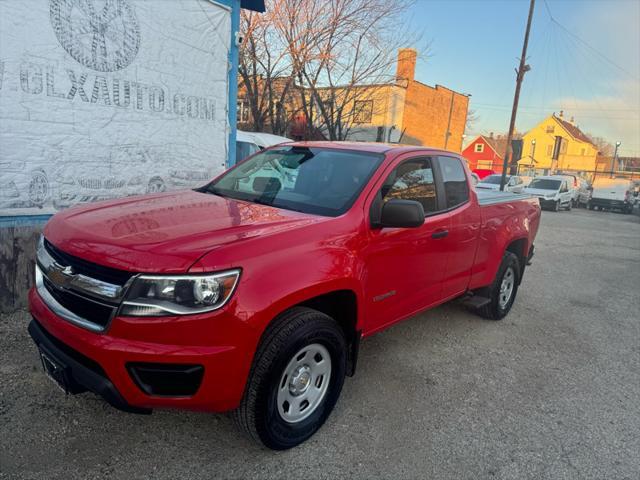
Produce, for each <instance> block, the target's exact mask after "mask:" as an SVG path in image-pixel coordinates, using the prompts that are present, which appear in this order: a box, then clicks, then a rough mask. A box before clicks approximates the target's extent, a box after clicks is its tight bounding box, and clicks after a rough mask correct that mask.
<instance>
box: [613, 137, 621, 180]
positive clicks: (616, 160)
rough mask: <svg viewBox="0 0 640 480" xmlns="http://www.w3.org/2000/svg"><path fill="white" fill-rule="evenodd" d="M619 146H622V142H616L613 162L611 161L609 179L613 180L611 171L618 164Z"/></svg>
mask: <svg viewBox="0 0 640 480" xmlns="http://www.w3.org/2000/svg"><path fill="white" fill-rule="evenodd" d="M620 145H622V142H620V141H618V142H616V150H615V152H614V153H613V160H611V178H613V169H614V167H615V165H616V164H617V163H618V148H620Z"/></svg>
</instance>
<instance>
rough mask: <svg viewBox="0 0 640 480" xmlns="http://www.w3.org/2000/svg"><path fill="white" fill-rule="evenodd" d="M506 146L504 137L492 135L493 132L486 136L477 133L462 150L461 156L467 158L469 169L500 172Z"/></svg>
mask: <svg viewBox="0 0 640 480" xmlns="http://www.w3.org/2000/svg"><path fill="white" fill-rule="evenodd" d="M506 148H507V138H506V137H503V136H497V137H494V136H493V133H491V134H489V136H488V137H485V136H484V135H479V136H478V137H476V138H475V139H474V140H473V142H471V143H470V144H469V145H467V148H465V149H464V150H463V151H462V156H463V157H464V158H466V159H467V162H468V163H469V169H470V170H476V169H480V170H493V171H494V172H496V173H502V162H503V160H504V159H503V155H504V152H505V149H506Z"/></svg>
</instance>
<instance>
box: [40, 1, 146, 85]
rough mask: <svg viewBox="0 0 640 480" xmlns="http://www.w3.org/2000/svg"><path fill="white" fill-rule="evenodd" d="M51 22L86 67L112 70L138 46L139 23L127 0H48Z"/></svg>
mask: <svg viewBox="0 0 640 480" xmlns="http://www.w3.org/2000/svg"><path fill="white" fill-rule="evenodd" d="M49 12H50V16H51V25H52V26H53V30H54V32H55V34H56V37H57V38H58V41H59V42H60V45H62V48H64V49H65V50H66V51H67V53H68V54H69V55H71V56H72V57H73V58H74V59H75V60H76V61H77V62H79V63H81V64H82V65H84V66H85V67H88V68H91V69H93V70H97V71H99V72H115V71H117V70H122V69H123V68H125V67H127V66H128V65H129V64H130V63H131V62H132V61H133V59H134V58H135V57H136V55H137V53H138V48H139V47H140V25H139V24H138V19H137V17H136V13H135V11H134V9H133V8H132V7H131V5H129V3H128V2H127V1H126V0H103V1H96V0H50V4H49Z"/></svg>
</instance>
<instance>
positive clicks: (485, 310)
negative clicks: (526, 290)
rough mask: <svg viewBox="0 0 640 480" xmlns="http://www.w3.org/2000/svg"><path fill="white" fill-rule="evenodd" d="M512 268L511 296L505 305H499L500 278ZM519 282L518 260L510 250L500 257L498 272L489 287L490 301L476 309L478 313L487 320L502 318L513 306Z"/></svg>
mask: <svg viewBox="0 0 640 480" xmlns="http://www.w3.org/2000/svg"><path fill="white" fill-rule="evenodd" d="M509 269H512V271H513V274H514V284H513V290H512V291H511V297H510V298H509V300H508V302H507V303H506V304H505V305H501V303H500V286H501V285H502V280H503V278H504V277H505V274H506V273H507V272H508V271H509ZM519 283H520V261H519V260H518V257H517V255H515V254H514V253H511V252H505V253H504V256H503V257H502V263H501V264H500V268H498V272H497V273H496V278H495V280H494V281H493V284H492V285H491V286H490V287H489V298H490V299H491V302H489V303H488V304H487V305H485V306H484V307H482V308H480V309H479V310H478V313H479V314H480V315H481V316H482V317H484V318H488V319H489V320H502V319H503V318H504V317H505V316H506V315H507V314H508V313H509V311H510V310H511V307H512V306H513V302H514V301H515V299H516V295H517V293H518V285H519Z"/></svg>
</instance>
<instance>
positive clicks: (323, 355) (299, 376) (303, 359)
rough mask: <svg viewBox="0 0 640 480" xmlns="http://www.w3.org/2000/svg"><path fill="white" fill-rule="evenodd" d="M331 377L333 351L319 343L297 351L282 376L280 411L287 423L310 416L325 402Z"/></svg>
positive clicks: (280, 383) (278, 397)
mask: <svg viewBox="0 0 640 480" xmlns="http://www.w3.org/2000/svg"><path fill="white" fill-rule="evenodd" d="M330 381H331V355H330V354H329V351H328V350H327V349H326V348H325V347H324V346H323V345H320V344H319V343H313V344H311V345H307V346H306V347H304V348H302V349H300V350H299V351H298V353H296V354H295V355H294V356H293V357H292V358H291V360H290V361H289V363H288V364H287V366H286V367H285V369H284V372H283V373H282V375H281V376H280V382H279V383H278V395H277V402H278V414H279V415H280V418H282V419H283V420H284V421H285V422H287V423H298V422H301V421H303V420H304V419H306V418H308V417H309V416H310V415H311V414H312V413H313V412H315V411H316V410H317V408H318V406H319V405H320V404H321V403H322V401H323V400H324V398H325V397H326V395H327V391H328V390H329V382H330Z"/></svg>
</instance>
